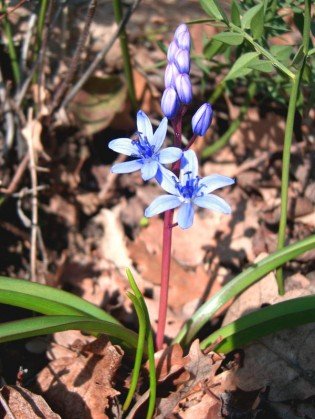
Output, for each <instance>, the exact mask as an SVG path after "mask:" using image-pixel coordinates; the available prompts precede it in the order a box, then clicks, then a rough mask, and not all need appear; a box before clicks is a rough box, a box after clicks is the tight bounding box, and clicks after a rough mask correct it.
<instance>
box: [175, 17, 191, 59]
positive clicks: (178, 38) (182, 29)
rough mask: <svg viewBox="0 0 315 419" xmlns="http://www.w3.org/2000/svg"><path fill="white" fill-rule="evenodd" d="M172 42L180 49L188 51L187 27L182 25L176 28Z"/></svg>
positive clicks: (188, 37)
mask: <svg viewBox="0 0 315 419" xmlns="http://www.w3.org/2000/svg"><path fill="white" fill-rule="evenodd" d="M174 40H175V42H176V43H177V45H178V46H179V48H181V49H186V50H187V51H188V52H189V51H190V34H189V30H188V28H187V26H186V25H185V24H184V23H182V24H181V25H179V26H178V28H177V29H176V31H175V34H174Z"/></svg>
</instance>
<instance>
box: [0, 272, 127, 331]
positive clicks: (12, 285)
mask: <svg viewBox="0 0 315 419" xmlns="http://www.w3.org/2000/svg"><path fill="white" fill-rule="evenodd" d="M41 299H42V301H41ZM48 302H49V303H48ZM0 303H3V304H9V305H13V306H17V307H23V308H26V309H29V310H34V311H37V312H38V313H42V314H59V310H62V313H63V314H70V315H71V314H79V313H82V315H85V316H86V315H89V316H91V317H93V318H97V319H100V320H105V321H108V322H111V323H115V324H119V322H118V321H117V320H116V319H115V318H114V317H112V316H111V315H109V314H107V313H106V312H105V311H104V310H102V309H100V308H99V307H96V306H95V305H94V304H91V303H89V302H88V301H85V300H83V299H82V298H80V297H77V296H76V295H73V294H70V293H69V292H66V291H62V290H59V289H57V288H52V287H48V286H47V285H42V284H37V283H35V282H29V281H25V280H23V279H13V278H7V277H3V276H1V277H0ZM61 306H63V307H62V308H61Z"/></svg>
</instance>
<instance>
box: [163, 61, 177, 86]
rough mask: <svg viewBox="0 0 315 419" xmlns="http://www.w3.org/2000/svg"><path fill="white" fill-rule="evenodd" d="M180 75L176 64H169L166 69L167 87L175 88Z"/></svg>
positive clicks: (165, 80) (165, 79)
mask: <svg viewBox="0 0 315 419" xmlns="http://www.w3.org/2000/svg"><path fill="white" fill-rule="evenodd" d="M178 75H179V71H178V68H177V67H176V65H175V64H174V63H170V64H168V65H167V67H166V69H165V75H164V82H165V87H170V86H173V87H175V80H176V77H177V76H178Z"/></svg>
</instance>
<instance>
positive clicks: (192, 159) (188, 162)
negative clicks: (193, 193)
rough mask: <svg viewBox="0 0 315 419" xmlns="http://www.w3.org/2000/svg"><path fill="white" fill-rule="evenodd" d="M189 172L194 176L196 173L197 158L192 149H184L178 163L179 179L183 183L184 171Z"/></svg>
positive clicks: (185, 177) (184, 179)
mask: <svg viewBox="0 0 315 419" xmlns="http://www.w3.org/2000/svg"><path fill="white" fill-rule="evenodd" d="M187 172H190V173H191V177H192V178H195V177H196V176H197V175H198V159H197V156H196V153H195V152H194V151H193V150H187V151H184V153H183V157H182V160H181V165H180V180H181V182H182V183H183V184H185V182H186V180H187V176H185V173H187Z"/></svg>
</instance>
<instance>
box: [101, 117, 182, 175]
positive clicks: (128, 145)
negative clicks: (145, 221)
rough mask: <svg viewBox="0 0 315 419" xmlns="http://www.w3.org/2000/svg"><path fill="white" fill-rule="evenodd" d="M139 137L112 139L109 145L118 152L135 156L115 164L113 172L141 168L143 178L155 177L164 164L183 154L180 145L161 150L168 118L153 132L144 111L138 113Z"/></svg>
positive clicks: (127, 171) (128, 171)
mask: <svg viewBox="0 0 315 419" xmlns="http://www.w3.org/2000/svg"><path fill="white" fill-rule="evenodd" d="M137 128H138V132H137V135H138V138H137V139H136V140H132V139H130V138H117V139H116V140H112V141H110V143H109V144H108V147H109V148H110V149H112V150H114V151H116V152H117V153H122V154H126V155H127V156H131V157H135V160H131V161H127V162H124V163H117V164H115V165H114V166H113V167H112V169H111V171H112V172H113V173H131V172H135V171H136V170H139V169H141V175H142V178H143V180H149V179H152V178H154V177H155V176H156V175H157V173H158V171H159V169H161V165H162V164H169V163H174V162H175V161H177V160H179V159H180V158H181V156H182V154H183V152H182V150H181V149H180V148H178V147H167V148H165V149H163V150H161V147H162V145H163V143H164V140H165V136H166V131H167V118H163V119H162V121H161V123H160V125H159V126H158V128H157V129H156V131H155V133H154V134H153V129H152V124H151V122H150V120H149V118H148V117H147V115H146V114H145V113H144V112H143V111H139V112H138V113H137Z"/></svg>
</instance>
